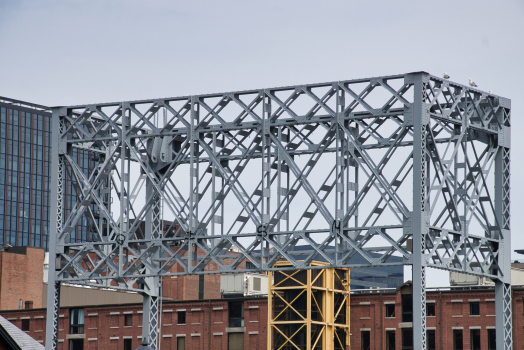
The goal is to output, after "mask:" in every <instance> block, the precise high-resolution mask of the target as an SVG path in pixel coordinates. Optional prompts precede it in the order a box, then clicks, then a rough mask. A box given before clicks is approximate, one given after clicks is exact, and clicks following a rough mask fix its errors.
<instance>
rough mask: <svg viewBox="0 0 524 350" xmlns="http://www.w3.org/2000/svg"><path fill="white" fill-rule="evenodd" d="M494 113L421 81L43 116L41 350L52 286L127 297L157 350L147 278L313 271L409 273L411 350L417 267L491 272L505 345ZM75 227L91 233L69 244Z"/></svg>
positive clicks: (155, 300)
mask: <svg viewBox="0 0 524 350" xmlns="http://www.w3.org/2000/svg"><path fill="white" fill-rule="evenodd" d="M510 109H511V103H510V100H509V99H506V98H502V97H499V96H495V95H492V94H488V93H485V92H482V91H480V90H478V89H473V88H470V87H469V86H464V85H461V84H456V83H453V82H451V81H447V80H443V79H441V78H438V77H435V76H432V75H430V74H428V73H425V72H415V73H409V74H402V75H394V76H384V77H376V78H369V79H356V80H346V81H337V82H330V83H322V84H310V85H298V86H288V87H279V88H271V89H258V90H248V91H238V92H230V93H218V94H208V95H195V96H184V97H175V98H160V99H153V100H141V101H130V102H117V103H101V104H90V105H80V106H68V107H56V108H53V133H52V135H53V136H52V137H53V139H52V142H53V143H52V146H53V153H52V166H53V169H55V171H54V172H53V176H52V178H51V188H52V192H51V198H56V199H57V202H56V206H53V205H51V218H52V219H51V220H52V221H51V232H53V234H52V235H51V238H50V243H51V244H50V251H51V252H55V253H56V259H50V264H49V268H50V271H53V270H55V271H56V273H54V274H53V273H52V272H50V273H49V293H48V304H47V305H48V309H47V330H46V332H47V333H46V349H56V346H57V341H58V338H57V335H58V309H59V299H60V295H59V291H60V288H59V287H60V284H61V283H73V284H85V285H90V286H98V287H104V288H115V289H121V290H133V291H138V292H140V293H142V295H144V313H143V317H144V321H143V340H144V341H146V342H148V343H149V344H150V346H152V347H153V348H156V347H157V337H158V327H159V325H158V308H159V295H160V288H161V286H160V283H159V280H160V277H161V276H172V275H189V274H210V273H231V272H235V271H246V268H245V267H244V266H245V264H244V263H245V262H251V263H252V264H250V265H249V267H251V268H253V267H254V270H257V271H275V270H286V269H309V268H317V267H312V266H310V262H311V261H313V260H323V261H327V262H328V264H327V266H326V267H350V268H351V267H366V266H369V267H372V266H384V265H399V264H402V265H412V266H413V315H414V317H413V336H414V344H415V345H414V347H415V348H417V349H426V309H425V305H426V303H425V299H426V291H425V286H426V270H427V268H428V267H433V268H438V269H443V270H449V271H460V272H464V273H469V274H474V275H477V276H485V277H489V278H491V279H493V280H494V281H495V297H496V325H497V338H496V339H497V348H498V349H511V348H512V335H511V290H510V198H509V194H510V182H509V179H510V172H509V165H510V128H511V120H510ZM75 150H76V151H77V152H83V153H84V154H87V155H89V159H90V161H91V162H92V163H91V165H90V166H87V167H86V165H85V164H80V162H79V161H78V157H74V156H73V152H74V151H75ZM93 164H94V165H93ZM66 181H71V182H72V183H73V185H74V187H75V189H76V194H77V198H76V201H75V202H73V203H72V205H70V206H69V207H68V208H67V210H66V207H65V205H64V202H65V200H66V195H65V192H64V187H65V186H64V185H65V183H66ZM81 222H84V223H85V222H87V223H89V225H91V230H92V232H93V234H92V237H91V239H90V240H89V241H88V242H83V243H76V242H77V241H76V240H75V239H72V238H71V237H72V235H73V234H75V232H76V228H77V226H78V225H79V223H81ZM166 222H167V223H168V224H167V225H166ZM166 226H168V227H166ZM302 245H307V246H309V247H310V249H309V250H307V251H306V253H304V251H303V250H301V251H300V256H299V255H298V254H297V252H296V250H295V249H294V248H295V247H296V246H302ZM377 253H378V254H377ZM356 255H360V256H362V257H363V258H364V259H365V261H366V263H365V264H362V263H359V264H352V263H350V259H351V258H352V257H354V256H356ZM393 256H395V257H401V258H402V259H398V258H396V259H391V258H392V257H393ZM393 260H394V261H393ZM277 261H288V262H290V263H291V266H289V267H285V266H282V265H283V264H279V266H280V267H275V263H276V262H277ZM399 261H400V262H399ZM210 264H213V266H214V268H213V269H210V268H209V266H210ZM250 271H253V270H250Z"/></svg>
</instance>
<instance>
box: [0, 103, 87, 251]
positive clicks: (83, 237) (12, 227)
mask: <svg viewBox="0 0 524 350" xmlns="http://www.w3.org/2000/svg"><path fill="white" fill-rule="evenodd" d="M71 156H72V157H74V158H75V159H77V160H78V162H79V163H78V164H81V167H82V168H83V169H84V172H85V174H86V175H87V174H88V170H89V169H93V167H94V164H95V160H94V159H92V158H90V157H89V156H88V154H87V152H83V151H82V150H78V149H73V150H72V152H71ZM52 171H53V169H51V111H50V108H48V107H45V106H41V105H37V104H33V103H29V102H23V101H19V100H14V99H9V98H6V97H0V247H2V246H4V245H6V244H8V245H10V246H31V247H38V248H44V249H45V251H49V220H50V217H49V208H50V205H52V204H53V202H54V201H55V200H56V199H51V198H50V194H51V191H50V188H49V184H50V175H51V172H52ZM65 177H66V178H65V179H66V181H65V185H64V194H65V197H64V198H65V203H64V209H65V210H66V211H67V210H70V209H71V208H72V207H73V206H74V205H75V204H76V198H77V196H76V190H75V186H74V179H73V178H72V176H71V173H70V171H68V170H67V169H66V175H65ZM92 209H93V212H94V213H96V209H97V208H96V206H95V205H94V204H93V208H92ZM95 219H96V218H95ZM91 221H92V219H89V218H86V217H84V218H82V219H81V221H80V222H79V224H78V226H77V227H76V229H75V231H73V232H72V233H71V241H72V243H76V242H84V241H89V240H92V239H93V233H92V232H93V231H94V230H93V225H92V222H91Z"/></svg>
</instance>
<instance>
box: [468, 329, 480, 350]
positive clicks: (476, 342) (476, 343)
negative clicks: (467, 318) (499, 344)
mask: <svg viewBox="0 0 524 350" xmlns="http://www.w3.org/2000/svg"><path fill="white" fill-rule="evenodd" d="M469 334H470V344H471V350H480V329H470V331H469Z"/></svg>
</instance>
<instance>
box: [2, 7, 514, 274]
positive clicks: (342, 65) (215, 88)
mask: <svg viewBox="0 0 524 350" xmlns="http://www.w3.org/2000/svg"><path fill="white" fill-rule="evenodd" d="M523 18H524V1H521V0H520V1H517V0H513V1H511V0H510V1H485V0H475V1H459V0H455V1H443V0H441V1H432V2H422V1H326V0H323V1H305V0H303V1H294V0H293V1H287V0H279V1H273V0H266V1H247V0H246V1H229V0H222V1H165V0H149V1H137V0H126V1H124V0H104V1H101V0H91V1H79V0H69V1H59V0H47V1H43V0H38V1H29V0H16V1H11V0H0V67H1V70H0V72H1V73H0V96H7V97H11V98H15V99H20V100H25V101H30V102H34V103H40V104H44V105H50V106H52V105H71V104H83V103H95V102H107V101H120V100H133V99H145V98H157V97H167V96H178V95H189V94H200V93H208V92H222V91H230V90H243V89H251V88H266V87H274V86H282V85H295V84H303V83H315V82H324V81H333V80H343V79H353V78H362V77H370V76H378V75H391V74H397V73H406V72H412V71H420V70H424V71H427V72H429V73H431V74H435V75H440V74H441V73H442V72H447V73H448V74H449V75H451V80H453V81H457V82H460V83H464V84H465V83H467V81H468V78H469V77H471V78H473V80H474V81H475V82H476V83H477V84H478V85H479V88H481V89H483V90H485V91H488V90H493V93H495V94H498V95H501V96H505V97H508V98H510V99H512V120H513V124H512V134H513V143H512V176H513V177H512V199H513V200H512V242H513V249H516V248H524V237H523V235H522V234H521V229H520V228H521V227H522V226H523V225H524V215H523V214H524V205H523V204H522V201H521V200H520V198H521V197H522V196H523V194H524V191H523V189H524V186H523V185H522V181H521V180H520V177H521V176H520V174H521V173H522V170H523V169H524V157H523V153H522V151H521V149H522V146H520V145H519V140H520V138H521V137H520V136H519V134H520V133H521V132H522V133H524V122H523V116H522V114H523V112H524V108H523V106H522V105H523V104H522V96H524V86H523V83H522V80H523V78H524V68H523V67H524V20H523ZM514 257H515V258H517V257H518V256H516V255H515V256H514ZM442 276H444V275H442V274H441V275H440V277H441V278H444V279H446V277H445V276H444V277H442ZM431 279H432V278H430V280H431ZM439 280H440V278H439ZM430 283H431V282H430ZM437 284H440V281H439V282H438V283H437Z"/></svg>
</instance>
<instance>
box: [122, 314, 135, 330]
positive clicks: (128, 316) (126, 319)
mask: <svg viewBox="0 0 524 350" xmlns="http://www.w3.org/2000/svg"><path fill="white" fill-rule="evenodd" d="M132 325H133V315H131V314H125V315H124V326H126V327H131V326H132Z"/></svg>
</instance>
